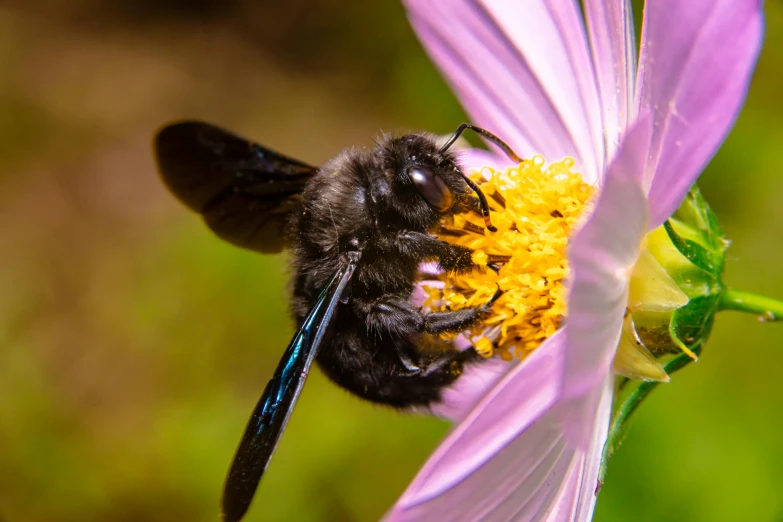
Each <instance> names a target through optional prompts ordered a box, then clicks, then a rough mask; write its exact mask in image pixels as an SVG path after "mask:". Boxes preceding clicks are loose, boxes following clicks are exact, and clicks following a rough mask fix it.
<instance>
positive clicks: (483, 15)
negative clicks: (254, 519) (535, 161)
mask: <svg viewBox="0 0 783 522" xmlns="http://www.w3.org/2000/svg"><path fill="white" fill-rule="evenodd" d="M579 4H580V3H579V2H576V1H570V0H562V1H561V0H525V1H519V2H512V1H502V0H496V1H490V0H484V1H479V0H458V1H454V2H430V1H428V0H406V5H407V8H408V12H409V17H410V21H411V24H412V25H413V27H414V29H415V30H416V32H417V34H418V35H419V37H420V39H421V41H422V43H423V44H424V46H425V48H426V50H427V51H428V53H429V54H430V56H431V57H432V58H433V60H434V61H435V62H436V64H437V65H438V66H439V67H440V68H441V69H442V71H443V73H444V74H445V76H446V78H447V79H448V80H449V82H450V83H451V85H452V88H453V90H454V92H455V93H456V94H457V95H458V97H459V98H460V100H461V102H462V104H463V105H464V107H465V108H466V110H467V112H468V114H469V115H470V117H471V121H472V122H473V123H475V124H477V125H480V126H482V127H485V128H487V129H489V130H491V131H492V132H493V133H495V134H497V135H499V136H501V137H502V138H503V139H504V140H505V141H507V142H508V143H509V144H510V145H511V147H512V148H513V149H515V151H516V152H517V153H518V154H520V155H522V156H523V157H531V156H533V155H534V154H543V155H544V156H545V157H546V158H547V159H549V160H559V159H561V158H563V157H570V158H573V159H574V160H575V164H576V166H577V167H578V169H579V171H580V172H581V173H582V175H583V177H584V180H585V181H586V182H587V183H589V184H591V185H595V186H598V187H599V190H600V193H599V196H598V198H597V200H596V201H595V205H594V208H593V209H592V211H591V213H590V214H589V217H588V218H587V219H586V220H585V222H584V224H583V225H582V226H581V228H579V230H578V231H577V232H576V233H575V234H574V235H573V236H572V237H571V238H570V240H569V247H568V266H569V267H570V270H571V273H570V276H569V283H568V296H567V305H568V315H567V319H566V324H565V326H563V327H562V328H560V329H559V330H557V332H556V333H554V334H553V335H552V336H550V337H549V338H548V339H546V341H545V342H544V343H543V344H542V345H541V346H539V347H538V348H537V349H535V350H534V351H533V352H532V353H531V354H530V355H529V356H527V357H526V358H525V359H524V360H523V361H521V362H514V363H508V362H505V361H502V360H501V359H500V358H492V359H489V360H487V361H485V362H484V363H483V364H480V365H476V366H474V367H469V368H468V369H467V370H466V373H465V374H464V375H463V376H462V377H461V378H460V379H458V380H457V382H456V384H455V385H454V386H453V387H452V388H450V389H448V390H446V392H445V393H444V396H443V404H441V405H439V406H437V407H434V408H433V409H434V411H435V412H436V413H438V414H441V415H444V416H448V417H449V418H452V419H453V420H455V421H459V424H458V425H457V426H456V428H455V429H454V430H453V431H452V432H451V433H450V434H449V435H448V436H447V438H446V439H445V441H444V442H443V443H442V444H441V445H440V447H439V448H438V449H437V450H436V451H435V453H434V454H433V455H432V456H431V457H430V459H429V460H428V462H427V463H426V464H425V466H424V468H423V469H422V470H421V471H420V472H419V474H418V475H417V477H416V478H415V479H414V481H413V483H412V484H411V485H410V486H409V487H408V489H407V490H406V491H405V493H404V494H403V495H402V497H401V498H400V499H399V501H398V502H397V504H396V505H395V506H394V507H393V508H392V509H391V510H390V512H389V513H388V514H387V519H388V520H392V521H412V520H550V521H555V520H556V521H564V520H589V519H590V518H591V516H592V512H593V508H594V505H595V494H596V486H597V482H598V473H599V465H600V461H601V452H602V449H603V446H604V442H605V441H606V437H607V432H608V425H609V419H610V416H611V411H612V399H613V393H614V389H615V386H614V384H615V382H614V381H615V377H614V374H613V372H612V363H613V360H614V359H615V354H616V351H617V347H618V341H619V340H620V337H621V334H622V331H623V324H624V317H625V314H626V309H627V307H628V306H629V302H628V297H629V283H630V280H631V277H632V273H633V271H634V267H635V266H636V265H637V261H638V260H639V258H640V255H641V253H642V250H643V241H644V240H645V236H646V235H647V233H648V231H650V230H653V229H655V228H657V227H659V226H660V225H661V224H662V223H663V222H664V221H665V220H666V219H667V218H669V217H670V216H671V215H672V214H673V213H674V211H675V210H676V209H677V207H678V206H679V205H680V203H681V202H682V200H683V198H684V196H685V194H686V193H687V192H688V190H689V188H690V187H691V185H692V184H693V183H694V181H695V180H696V178H697V177H698V176H699V174H700V173H701V171H702V169H703V168H704V167H705V165H706V164H707V163H708V162H709V160H710V159H711V157H712V156H713V155H714V153H715V152H716V150H717V149H718V147H719V146H720V144H721V143H722V141H723V140H724V138H725V136H726V135H727V133H728V131H729V129H730V128H731V126H732V124H733V122H734V119H735V118H736V116H737V114H738V112H739V110H740V107H741V105H742V103H743V100H744V97H745V94H746V92H747V88H748V85H749V82H750V77H751V74H752V70H753V66H754V64H755V60H756V56H757V54H758V51H759V48H760V43H761V36H762V31H763V17H762V9H761V1H760V0H742V1H728V0H726V1H722V0H693V1H688V2H683V1H681V0H651V1H650V2H647V4H646V5H645V12H644V24H643V28H642V36H641V47H640V49H641V50H640V53H639V66H638V67H637V65H636V44H635V36H634V27H633V21H632V20H633V17H632V13H631V7H630V1H626V0H585V1H584V2H582V4H583V10H582V9H580V5H579ZM583 13H584V17H583ZM463 162H464V164H465V165H466V166H467V167H468V168H471V167H473V168H479V167H481V166H483V165H487V164H489V165H493V166H499V165H502V164H503V160H502V159H500V157H499V156H494V155H490V154H487V153H483V152H481V151H468V152H466V153H465V156H464V158H463Z"/></svg>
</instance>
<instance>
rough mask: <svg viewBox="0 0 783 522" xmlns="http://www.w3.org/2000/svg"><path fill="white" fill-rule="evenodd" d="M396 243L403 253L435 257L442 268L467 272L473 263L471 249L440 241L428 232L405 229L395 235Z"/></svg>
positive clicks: (473, 265)
mask: <svg viewBox="0 0 783 522" xmlns="http://www.w3.org/2000/svg"><path fill="white" fill-rule="evenodd" d="M397 244H398V247H399V249H400V251H401V253H402V254H403V255H407V256H410V257H413V258H418V259H433V258H434V259H437V260H438V264H439V265H440V267H441V268H442V269H443V270H446V271H449V272H467V271H469V270H472V269H473V268H474V267H475V266H476V265H475V264H474V263H473V250H471V249H469V248H467V247H464V246H461V245H452V244H451V243H447V242H445V241H441V240H440V239H437V238H435V237H433V236H430V235H429V234H423V233H421V232H411V231H409V230H406V231H404V232H400V233H399V234H398V235H397Z"/></svg>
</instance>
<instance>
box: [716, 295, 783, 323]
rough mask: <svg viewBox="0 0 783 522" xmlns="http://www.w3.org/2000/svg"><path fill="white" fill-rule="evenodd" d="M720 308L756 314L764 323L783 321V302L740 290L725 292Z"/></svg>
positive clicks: (721, 297) (721, 298)
mask: <svg viewBox="0 0 783 522" xmlns="http://www.w3.org/2000/svg"><path fill="white" fill-rule="evenodd" d="M718 308H719V309H720V310H737V311H739V312H746V313H749V314H755V315H758V316H759V319H760V320H762V321H781V320H783V302H781V301H778V300H777V299H772V298H770V297H764V296H761V295H756V294H751V293H748V292H740V291H738V290H729V289H726V290H724V291H723V293H722V294H721V296H720V302H719V303H718Z"/></svg>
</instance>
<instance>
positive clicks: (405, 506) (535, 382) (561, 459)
mask: <svg viewBox="0 0 783 522" xmlns="http://www.w3.org/2000/svg"><path fill="white" fill-rule="evenodd" d="M562 339H563V335H562V334H561V333H558V334H556V335H555V336H554V337H552V338H551V339H550V340H549V341H547V343H546V344H545V345H543V346H541V347H539V349H538V350H536V351H535V352H534V353H533V354H532V355H531V356H530V357H529V358H528V359H526V360H525V361H523V362H522V363H521V364H519V365H518V366H517V367H516V368H515V369H514V370H513V371H512V372H511V373H510V374H509V375H508V376H507V377H506V378H505V379H503V380H502V381H501V382H500V383H499V384H498V385H497V386H496V387H495V388H493V389H492V391H491V392H490V393H489V395H488V396H487V397H486V398H485V399H484V400H482V401H481V403H480V404H479V405H478V406H477V407H476V409H475V410H474V411H473V412H471V413H470V415H469V416H468V417H467V418H466V419H465V421H464V422H463V423H462V424H460V425H459V426H458V427H457V429H456V430H455V431H454V432H452V433H451V434H450V435H449V436H448V437H447V439H446V440H445V441H444V442H443V444H442V445H441V446H440V447H439V448H438V450H437V451H436V452H435V454H434V455H433V456H432V457H431V458H430V460H429V461H428V463H427V464H426V465H425V467H424V468H423V469H422V471H421V472H420V473H419V475H418V476H417V477H416V479H415V480H414V482H413V484H411V486H410V487H409V488H408V490H407V491H406V492H405V493H404V494H403V496H402V498H401V499H400V501H399V502H398V504H397V505H396V506H395V507H394V508H393V509H392V511H390V512H389V513H388V514H387V519H388V520H390V521H394V522H402V521H405V522H408V521H429V520H449V521H452V520H454V521H463V520H464V521H474V520H519V521H544V520H548V521H566V520H574V516H575V515H576V516H578V517H580V518H577V519H576V520H589V516H590V514H591V513H592V509H593V505H594V502H595V497H594V491H595V486H596V479H597V474H598V466H599V464H600V457H601V449H602V447H603V443H604V441H605V438H606V432H607V427H608V424H609V414H610V412H611V395H612V386H611V381H610V379H609V378H607V379H606V382H605V385H604V386H602V387H600V388H597V389H596V390H595V391H594V393H595V394H596V395H597V396H599V398H600V400H599V401H596V402H595V405H596V406H597V409H593V410H592V411H591V412H588V413H587V414H586V415H585V414H583V413H581V412H580V417H585V416H587V417H589V418H590V421H589V424H590V426H589V429H590V430H591V432H592V433H593V435H594V436H593V439H592V441H591V444H590V445H589V447H588V448H587V450H586V451H582V450H580V449H579V448H577V447H575V446H572V445H569V444H568V442H567V440H566V438H565V436H564V433H563V429H562V426H563V423H564V420H565V419H564V415H567V414H568V411H567V410H565V409H563V408H560V407H559V406H557V405H556V402H555V398H556V392H555V390H556V389H557V388H558V383H559V379H558V373H559V372H558V368H559V367H560V365H561V363H562V358H563V356H564V346H565V345H564V343H563V342H562ZM553 405H554V407H553Z"/></svg>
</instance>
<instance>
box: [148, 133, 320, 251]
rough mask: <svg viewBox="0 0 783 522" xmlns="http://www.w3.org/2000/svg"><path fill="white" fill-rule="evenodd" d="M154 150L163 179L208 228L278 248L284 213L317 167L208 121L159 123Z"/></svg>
mask: <svg viewBox="0 0 783 522" xmlns="http://www.w3.org/2000/svg"><path fill="white" fill-rule="evenodd" d="M155 156H156V159H157V163H158V169H159V170H160V173H161V176H162V177H163V181H164V182H165V183H166V186H167V187H168V188H169V190H171V192H172V193H173V194H174V195H175V196H177V198H178V199H179V200H180V201H182V202H183V203H184V204H185V205H187V206H188V207H190V208H191V209H193V210H195V211H196V212H198V213H199V214H202V215H203V216H204V220H205V221H206V223H207V225H208V226H209V228H211V229H212V230H213V231H214V232H215V233H216V234H217V235H218V236H220V237H221V238H223V239H225V240H226V241H229V242H230V243H233V244H235V245H238V246H241V247H244V248H250V249H252V250H258V251H261V252H279V251H280V250H281V249H282V248H283V246H284V245H283V243H284V227H285V225H286V222H287V218H288V215H289V214H290V213H291V212H292V211H293V210H294V209H295V208H297V206H298V204H299V200H300V194H301V192H302V190H303V189H304V185H305V183H306V182H307V180H308V179H310V178H311V177H312V176H313V175H314V174H315V173H316V172H317V171H318V169H317V168H316V167H312V166H310V165H307V164H305V163H302V162H300V161H297V160H295V159H291V158H288V157H286V156H283V155H282V154H279V153H277V152H274V151H272V150H269V149H267V148H265V147H262V146H261V145H258V144H256V143H253V142H251V141H247V140H245V139H243V138H240V137H239V136H235V135H234V134H231V133H230V132H228V131H225V130H223V129H221V128H219V127H216V126H214V125H210V124H208V123H202V122H195V121H186V122H180V123H174V124H171V125H168V126H166V127H164V128H163V129H161V130H160V131H159V132H158V134H157V136H156V137H155Z"/></svg>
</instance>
